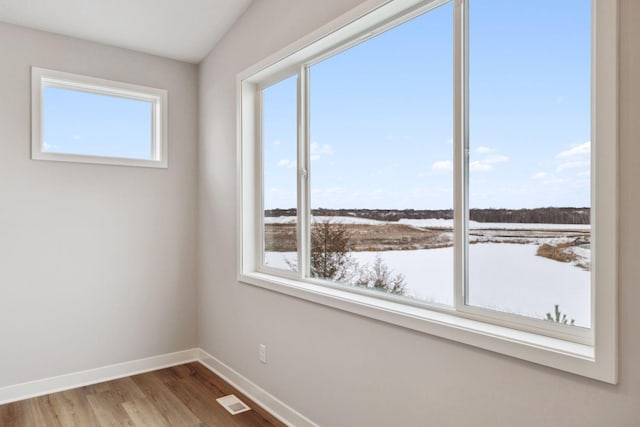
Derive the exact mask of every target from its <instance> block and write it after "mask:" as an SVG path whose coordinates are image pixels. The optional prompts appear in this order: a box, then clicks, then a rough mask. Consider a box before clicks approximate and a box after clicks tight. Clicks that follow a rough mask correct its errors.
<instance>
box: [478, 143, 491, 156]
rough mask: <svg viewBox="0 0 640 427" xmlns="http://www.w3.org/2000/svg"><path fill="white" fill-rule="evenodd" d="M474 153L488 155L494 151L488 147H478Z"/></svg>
mask: <svg viewBox="0 0 640 427" xmlns="http://www.w3.org/2000/svg"><path fill="white" fill-rule="evenodd" d="M475 151H476V153H478V154H488V153H493V152H494V151H495V149H493V148H490V147H484V146H482V145H481V146H480V147H478V148H476V150H475Z"/></svg>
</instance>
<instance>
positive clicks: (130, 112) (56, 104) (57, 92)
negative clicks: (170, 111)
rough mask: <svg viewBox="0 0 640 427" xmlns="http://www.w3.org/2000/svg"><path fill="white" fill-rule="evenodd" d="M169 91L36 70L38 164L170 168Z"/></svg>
mask: <svg viewBox="0 0 640 427" xmlns="http://www.w3.org/2000/svg"><path fill="white" fill-rule="evenodd" d="M166 104H167V91H165V90H161V89H153V88H148V87H144V86H138V85H132V84H128V83H122V82H114V81H108V80H103V79H97V78H92V77H87V76H81V75H76V74H70V73H63V72H59V71H52V70H45V69H42V68H36V67H33V68H32V142H31V145H32V146H31V157H32V159H35V160H56V161H67V162H79V163H101V164H114V165H126V166H148V167H161V168H166V167H167V139H166V138H167V136H166V117H167V105H166Z"/></svg>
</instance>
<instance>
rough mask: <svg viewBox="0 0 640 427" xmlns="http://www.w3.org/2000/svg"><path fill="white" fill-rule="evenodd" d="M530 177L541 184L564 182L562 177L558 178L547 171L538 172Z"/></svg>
mask: <svg viewBox="0 0 640 427" xmlns="http://www.w3.org/2000/svg"><path fill="white" fill-rule="evenodd" d="M532 178H533V179H535V180H536V181H538V182H539V183H541V184H560V183H562V182H565V181H564V179H560V178H558V177H556V176H555V175H554V174H552V173H549V172H538V173H537V174H535V175H533V177H532Z"/></svg>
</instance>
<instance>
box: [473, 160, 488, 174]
mask: <svg viewBox="0 0 640 427" xmlns="http://www.w3.org/2000/svg"><path fill="white" fill-rule="evenodd" d="M469 170H470V171H471V172H489V171H491V170H493V166H491V165H490V164H489V163H483V162H482V161H481V160H476V161H473V162H471V163H469Z"/></svg>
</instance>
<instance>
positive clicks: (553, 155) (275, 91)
mask: <svg viewBox="0 0 640 427" xmlns="http://www.w3.org/2000/svg"><path fill="white" fill-rule="evenodd" d="M470 7H471V12H470V40H471V42H470V147H469V148H470V169H471V175H470V176H471V178H470V205H471V207H472V208H473V207H477V208H489V207H494V208H534V207H543V206H580V207H582V206H589V205H590V199H589V181H590V176H589V159H590V142H589V141H590V126H591V124H590V78H591V77H590V73H589V69H590V46H589V40H590V24H591V23H590V1H588V0H564V1H560V2H559V1H557V0H539V1H536V2H514V1H511V0H471V5H470ZM452 50H453V7H452V4H451V3H448V4H446V5H443V6H441V7H439V8H437V9H436V10H433V11H431V12H428V13H426V14H424V15H422V16H420V17H418V18H416V19H414V20H412V21H410V22H408V23H407V24H404V25H402V26H400V27H396V28H394V29H392V30H390V31H387V32H386V33H384V34H381V35H379V36H377V37H375V38H373V39H370V40H368V41H365V42H364V43H362V44H360V45H358V46H356V47H354V48H351V49H349V50H348V51H345V52H342V53H340V54H338V55H336V56H333V57H331V58H330V59H328V60H325V61H323V62H321V63H319V64H317V65H314V66H313V67H311V71H310V108H311V124H310V126H311V144H312V146H311V170H310V178H311V206H312V208H318V207H325V208H396V209H406V208H413V209H446V208H451V207H452V206H453V201H452V199H453V174H452V158H453V144H452V137H453V130H452V129H453V113H452V110H453V102H452V97H453V93H452V90H453V89H452V87H453V79H452V76H453V53H452ZM295 89H296V79H295V76H294V77H292V78H290V79H287V80H286V81H283V82H281V83H278V84H276V85H274V86H272V87H270V88H267V89H266V90H265V92H264V102H265V104H264V105H265V120H264V124H265V127H264V142H265V157H264V166H265V208H267V209H269V208H276V207H280V208H288V207H294V206H295V190H296V180H295V179H296V175H295V158H296V147H295V144H296V109H295V102H296V101H295V100H296V93H295Z"/></svg>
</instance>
